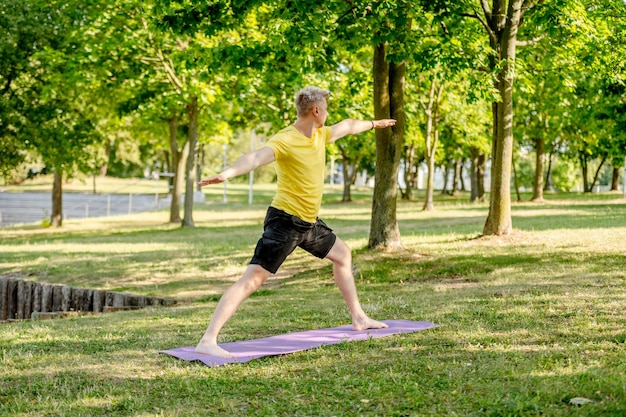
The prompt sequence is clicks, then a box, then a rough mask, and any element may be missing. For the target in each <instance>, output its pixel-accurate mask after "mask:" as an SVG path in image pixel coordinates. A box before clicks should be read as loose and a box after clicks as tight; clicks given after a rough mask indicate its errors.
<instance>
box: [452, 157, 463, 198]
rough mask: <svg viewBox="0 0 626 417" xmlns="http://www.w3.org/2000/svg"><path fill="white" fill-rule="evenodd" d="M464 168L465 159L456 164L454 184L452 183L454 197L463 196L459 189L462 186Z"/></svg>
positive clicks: (457, 161)
mask: <svg viewBox="0 0 626 417" xmlns="http://www.w3.org/2000/svg"><path fill="white" fill-rule="evenodd" d="M462 168H463V158H459V159H457V160H456V161H455V163H454V182H453V183H452V195H453V196H455V197H457V196H458V195H459V194H461V191H460V190H459V187H460V185H461V174H462Z"/></svg>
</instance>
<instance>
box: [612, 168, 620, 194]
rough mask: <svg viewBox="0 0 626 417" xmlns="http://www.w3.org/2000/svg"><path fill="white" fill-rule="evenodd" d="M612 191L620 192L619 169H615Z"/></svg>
mask: <svg viewBox="0 0 626 417" xmlns="http://www.w3.org/2000/svg"><path fill="white" fill-rule="evenodd" d="M611 191H619V167H615V166H614V167H613V177H612V178H611Z"/></svg>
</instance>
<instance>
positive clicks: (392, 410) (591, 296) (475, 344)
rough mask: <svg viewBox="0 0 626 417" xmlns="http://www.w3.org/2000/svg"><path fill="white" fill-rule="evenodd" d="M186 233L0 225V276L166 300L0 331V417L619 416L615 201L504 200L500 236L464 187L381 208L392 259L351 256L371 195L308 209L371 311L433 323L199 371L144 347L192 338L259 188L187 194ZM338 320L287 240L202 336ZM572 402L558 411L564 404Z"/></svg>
mask: <svg viewBox="0 0 626 417" xmlns="http://www.w3.org/2000/svg"><path fill="white" fill-rule="evenodd" d="M206 191H207V192H208V193H209V194H208V195H207V201H208V203H207V204H203V205H198V206H196V208H195V212H194V219H195V222H196V226H197V227H195V228H193V229H181V228H179V227H178V226H177V225H169V224H167V223H166V220H167V218H168V213H167V211H160V212H154V213H147V214H142V215H133V216H123V217H111V218H100V219H97V218H96V219H88V220H75V221H68V222H67V223H66V225H65V227H63V229H62V230H54V229H42V228H40V227H38V226H21V227H6V228H2V229H0V274H13V275H16V276H17V275H20V274H21V275H23V276H24V277H26V278H27V279H32V280H38V281H46V282H52V283H63V284H68V285H74V286H82V287H89V288H100V289H112V290H123V291H129V292H135V293H140V294H148V295H158V296H168V297H177V298H179V299H181V300H184V302H183V303H182V304H180V305H178V306H176V307H173V308H161V309H145V310H141V311H133V312H120V313H112V314H106V315H101V316H84V317H73V318H66V319H58V320H50V321H35V322H30V321H26V322H16V323H10V324H1V325H0V416H9V415H10V416H94V415H98V416H100V415H103V416H104V415H106V416H243V415H245V416H359V415H363V416H429V415H434V416H624V415H626V201H625V200H624V199H623V198H621V194H602V195H574V194H568V195H548V196H546V198H547V201H546V202H545V203H543V204H534V203H528V202H525V203H516V204H514V206H513V224H514V228H515V231H514V233H513V234H512V235H510V236H507V237H503V238H481V237H479V236H480V233H481V231H482V226H483V224H484V221H485V218H486V214H487V206H486V205H485V204H479V205H470V204H468V203H467V196H466V195H464V196H461V197H460V198H451V197H446V198H444V197H441V196H438V201H437V202H436V208H437V209H436V211H434V212H431V213H425V212H422V211H421V206H422V201H421V200H419V201H414V202H400V203H399V205H398V217H399V223H400V229H401V234H402V242H403V244H404V246H405V248H406V250H405V251H404V252H401V253H380V252H370V251H368V250H366V249H365V246H366V244H367V239H368V233H369V221H370V211H371V197H370V195H369V193H368V191H367V190H355V192H354V195H353V197H354V198H355V201H354V202H353V203H350V204H342V203H340V202H339V200H340V197H341V195H340V193H341V190H340V189H339V188H335V189H334V190H329V192H328V193H327V196H326V197H325V204H324V206H323V210H322V217H323V218H324V219H325V220H326V221H327V223H328V224H329V225H330V226H331V227H333V228H334V229H335V231H336V232H337V234H338V235H339V236H341V237H342V238H343V239H344V240H345V241H347V242H348V244H350V245H351V247H352V248H353V254H354V262H355V264H356V265H357V267H358V274H357V277H356V278H357V285H358V288H359V294H360V297H361V301H362V304H363V305H364V308H365V309H366V311H368V312H369V313H370V314H371V315H372V316H373V317H374V318H377V319H407V320H427V321H432V322H435V323H438V324H440V325H441V327H438V328H435V329H430V330H426V331H423V332H418V333H413V334H405V335H398V336H391V337H387V338H381V339H376V340H370V341H367V342H352V343H341V344H338V345H333V346H325V347H321V348H318V349H313V350H309V351H305V352H300V353H296V354H291V355H285V356H280V357H270V358H264V359H260V360H256V361H252V362H249V363H246V364H241V365H228V366H224V367H218V368H208V367H205V366H202V365H198V364H194V363H186V362H182V361H179V360H176V359H173V358H170V357H167V356H163V355H159V354H157V351H158V350H162V349H169V348H174V347H178V346H187V345H193V344H195V343H196V342H197V340H198V338H199V337H200V336H201V335H202V333H203V332H204V329H205V327H206V324H207V321H208V319H209V317H210V315H211V313H212V311H213V309H214V307H215V304H216V301H217V299H218V297H219V294H221V293H222V291H223V290H224V289H225V288H226V287H227V286H228V285H229V284H230V283H231V282H232V281H233V280H235V279H236V278H237V277H238V276H239V274H240V273H241V272H242V271H243V269H244V268H245V266H246V264H247V261H248V260H249V257H250V255H251V253H252V250H253V248H254V245H255V244H256V241H257V239H258V237H259V235H260V233H261V222H262V219H263V216H264V213H265V208H266V205H267V203H268V202H269V200H270V198H271V193H272V189H271V187H260V189H259V190H258V193H257V194H255V203H254V204H253V205H248V204H247V198H248V194H247V188H246V187H245V186H243V185H236V184H231V185H229V191H228V192H229V194H228V199H229V203H228V204H222V203H221V198H222V193H223V190H222V188H221V187H215V188H212V189H206ZM349 320H350V317H349V314H348V312H347V309H346V308H345V305H344V304H343V301H342V299H341V296H340V295H339V293H338V291H337V289H336V287H335V286H334V284H333V280H332V275H331V268H330V266H329V264H328V263H327V262H325V261H322V260H318V259H314V258H311V257H310V256H308V255H307V254H305V253H304V252H302V251H300V250H298V251H296V252H295V253H294V254H293V255H292V256H291V257H290V258H289V259H288V261H287V262H286V263H285V265H284V267H283V268H282V269H281V270H280V271H279V273H278V274H277V275H276V276H275V277H272V278H270V280H269V281H268V282H267V284H266V285H265V286H264V287H263V288H262V289H261V290H260V291H259V292H258V293H257V294H255V295H254V296H253V297H251V298H250V299H249V300H247V301H246V302H245V303H244V304H243V305H242V306H241V308H240V310H239V311H238V313H237V314H236V315H235V317H234V318H233V319H232V320H231V321H230V322H229V323H228V324H227V325H226V327H225V328H224V330H223V333H222V337H221V341H222V342H229V341H236V340H243V339H250V338H256V337H265V336H271V335H276V334H282V333H287V332H292V331H302V330H309V329H316V328H322V327H335V326H339V325H343V324H347V323H349ZM577 397H581V398H585V399H588V400H590V402H589V403H586V404H583V405H581V406H577V405H575V404H571V403H570V400H571V399H573V398H577Z"/></svg>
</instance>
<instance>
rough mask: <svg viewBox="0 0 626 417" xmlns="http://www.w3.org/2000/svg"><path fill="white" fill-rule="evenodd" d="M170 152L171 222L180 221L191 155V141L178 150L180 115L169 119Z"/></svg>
mask: <svg viewBox="0 0 626 417" xmlns="http://www.w3.org/2000/svg"><path fill="white" fill-rule="evenodd" d="M168 126H169V140H170V152H171V153H172V162H173V165H174V166H173V169H174V178H173V179H172V202H171V203H170V223H180V221H181V218H180V197H181V196H182V194H183V191H182V190H183V181H184V178H185V177H184V174H183V173H184V167H185V165H186V163H187V158H188V156H189V141H186V142H185V144H184V145H183V149H182V151H181V150H178V143H177V140H176V137H177V133H178V115H174V116H172V118H171V119H170V120H169V121H168Z"/></svg>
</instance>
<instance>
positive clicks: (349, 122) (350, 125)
mask: <svg viewBox="0 0 626 417" xmlns="http://www.w3.org/2000/svg"><path fill="white" fill-rule="evenodd" d="M395 124H396V121H395V120H394V119H380V120H354V119H345V120H342V121H341V122H339V123H337V124H335V125H332V126H331V127H330V128H331V129H332V130H333V135H332V137H331V140H330V141H331V142H334V141H336V140H337V139H341V138H342V137H344V136H347V135H357V134H359V133H362V132H365V131H366V130H371V129H384V128H386V127H390V126H394V125H395Z"/></svg>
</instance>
